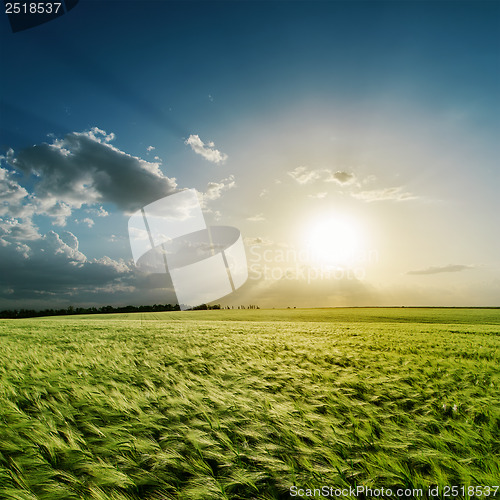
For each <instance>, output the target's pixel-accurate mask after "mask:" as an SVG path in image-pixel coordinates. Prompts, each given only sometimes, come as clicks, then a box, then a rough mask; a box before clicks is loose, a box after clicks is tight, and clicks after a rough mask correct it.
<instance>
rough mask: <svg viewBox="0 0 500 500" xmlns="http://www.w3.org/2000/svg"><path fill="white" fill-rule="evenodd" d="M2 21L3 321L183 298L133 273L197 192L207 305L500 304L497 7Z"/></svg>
mask: <svg viewBox="0 0 500 500" xmlns="http://www.w3.org/2000/svg"><path fill="white" fill-rule="evenodd" d="M2 16H3V17H2V18H1V19H0V58H1V63H2V77H1V79H0V98H1V109H0V111H1V115H0V127H1V130H0V155H1V156H0V161H1V164H0V309H7V308H20V307H25V308H45V307H67V306H68V305H74V306H78V305H82V306H88V305H98V306H100V305H106V304H114V305H127V304H136V305H139V304H149V303H172V302H175V301H176V297H175V293H174V291H173V289H172V285H171V282H170V281H169V277H168V276H165V275H146V274H144V273H141V272H140V271H138V270H137V269H136V267H135V265H134V262H133V260H132V253H131V248H130V243H129V236H128V231H127V224H128V219H129V217H130V215H131V214H132V213H133V212H134V211H136V210H138V209H140V208H141V207H142V206H144V205H146V204H148V203H150V202H152V201H154V200H157V199H159V198H162V197H164V196H166V195H169V194H172V193H174V192H176V191H179V190H182V189H186V188H194V189H196V190H197V192H198V196H199V199H200V202H201V205H202V207H203V211H204V216H205V219H206V221H207V223H209V224H212V225H229V226H234V227H237V228H238V229H239V230H240V231H241V233H242V235H243V237H244V241H245V246H246V253H247V260H248V268H249V279H248V281H247V282H246V284H245V285H243V287H241V288H240V289H239V290H238V291H237V292H235V293H234V294H232V295H230V296H228V297H226V298H225V299H222V300H220V301H217V302H221V303H223V304H234V305H237V304H257V305H260V306H261V307H279V306H297V307H300V306H340V305H457V306H461V305H475V306H477V305H490V306H492V305H497V306H498V305H500V258H499V256H500V231H499V230H498V217H499V216H498V214H499V213H500V201H499V200H500V197H499V195H498V192H499V189H500V166H499V165H500V162H499V159H500V149H499V146H498V144H499V142H498V138H499V137H500V136H499V133H500V126H499V125H500V124H499V121H500V118H499V117H500V106H499V104H500V98H499V97H500V96H499V90H498V89H499V88H500V60H499V56H500V3H499V2H497V1H487V2H483V1H481V0H475V1H471V2H467V1H460V2H458V1H457V2H455V1H448V2H442V1H436V2H433V1H425V2H424V1H411V0H407V1H390V2H381V1H376V0H372V1H369V2H357V1H349V2H343V1H331V2H330V1H307V2H306V1H292V2H287V1H270V2H261V1H217V2H212V1H210V0H206V1H202V2H196V1H184V2H174V1H162V2H161V1H151V2H149V1H140V2H139V1H125V2H121V1H111V2H110V1H106V2H105V1H96V0H93V1H90V0H87V1H86V0H81V1H80V3H79V4H78V5H77V6H76V7H75V8H74V9H73V10H71V11H70V12H68V13H67V14H66V15H63V16H61V17H60V18H58V19H56V20H54V21H51V22H48V23H46V24H43V25H40V26H38V27H35V28H32V29H29V30H26V31H20V32H17V33H12V32H11V30H10V26H9V23H8V19H7V17H6V16H5V15H4V14H3V15H2Z"/></svg>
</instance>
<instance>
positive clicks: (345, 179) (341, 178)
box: [327, 171, 356, 184]
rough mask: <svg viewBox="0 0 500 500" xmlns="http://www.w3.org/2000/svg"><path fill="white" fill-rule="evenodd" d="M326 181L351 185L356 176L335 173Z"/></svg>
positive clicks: (339, 172) (347, 173)
mask: <svg viewBox="0 0 500 500" xmlns="http://www.w3.org/2000/svg"><path fill="white" fill-rule="evenodd" d="M327 180H328V181H333V182H337V183H338V184H352V183H353V182H354V181H355V180H356V176H355V175H354V174H352V173H350V172H341V171H337V172H335V173H334V174H333V175H332V177H331V179H327Z"/></svg>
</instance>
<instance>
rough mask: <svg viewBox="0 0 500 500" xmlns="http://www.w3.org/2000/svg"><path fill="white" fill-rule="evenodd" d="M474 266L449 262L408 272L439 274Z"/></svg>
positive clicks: (413, 273) (455, 271)
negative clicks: (444, 264)
mask: <svg viewBox="0 0 500 500" xmlns="http://www.w3.org/2000/svg"><path fill="white" fill-rule="evenodd" d="M473 268H474V266H467V265H464V264H449V265H447V266H431V267H427V268H426V269H418V270H416V271H408V272H407V273H406V274H412V275H419V274H439V273H458V272H460V271H465V270H467V269H473Z"/></svg>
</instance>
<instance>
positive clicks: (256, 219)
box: [247, 214, 266, 222]
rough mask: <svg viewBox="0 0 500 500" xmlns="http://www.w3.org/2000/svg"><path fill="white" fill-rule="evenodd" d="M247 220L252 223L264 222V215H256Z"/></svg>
mask: <svg viewBox="0 0 500 500" xmlns="http://www.w3.org/2000/svg"><path fill="white" fill-rule="evenodd" d="M247 220H249V221H252V222H261V221H264V220H266V218H265V217H264V214H257V215H254V216H252V217H247Z"/></svg>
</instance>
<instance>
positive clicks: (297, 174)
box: [287, 167, 321, 184]
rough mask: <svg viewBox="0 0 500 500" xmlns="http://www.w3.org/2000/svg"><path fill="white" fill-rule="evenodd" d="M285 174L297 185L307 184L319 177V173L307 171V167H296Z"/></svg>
mask: <svg viewBox="0 0 500 500" xmlns="http://www.w3.org/2000/svg"><path fill="white" fill-rule="evenodd" d="M287 174H288V175H289V176H290V177H291V178H292V179H294V180H295V181H297V182H298V183H299V184H309V183H310V182H313V181H315V180H317V179H319V178H320V177H321V175H320V171H318V170H308V169H307V167H297V168H295V169H294V170H291V171H290V172H287Z"/></svg>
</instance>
